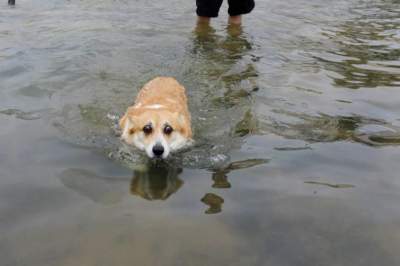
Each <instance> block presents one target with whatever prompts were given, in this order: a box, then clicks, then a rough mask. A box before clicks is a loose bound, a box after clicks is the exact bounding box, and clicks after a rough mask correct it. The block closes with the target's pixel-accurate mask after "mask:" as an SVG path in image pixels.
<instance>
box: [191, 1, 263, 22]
mask: <svg viewBox="0 0 400 266" xmlns="http://www.w3.org/2000/svg"><path fill="white" fill-rule="evenodd" d="M222 1H223V0H196V5H197V10H196V13H197V15H198V16H201V17H210V18H211V17H218V11H219V8H220V7H221V5H222ZM228 4H229V9H228V14H229V15H230V16H239V15H243V14H247V13H250V12H251V11H252V10H253V8H254V5H255V4H254V0H228Z"/></svg>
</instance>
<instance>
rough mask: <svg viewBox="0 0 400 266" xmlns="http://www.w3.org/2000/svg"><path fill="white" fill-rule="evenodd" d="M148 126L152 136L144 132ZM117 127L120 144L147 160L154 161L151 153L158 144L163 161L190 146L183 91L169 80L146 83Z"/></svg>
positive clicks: (190, 135) (158, 79) (190, 140)
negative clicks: (168, 128) (168, 131)
mask: <svg viewBox="0 0 400 266" xmlns="http://www.w3.org/2000/svg"><path fill="white" fill-rule="evenodd" d="M148 124H151V125H152V128H153V132H152V134H145V133H144V131H143V128H144V127H145V126H146V125H148ZM119 125H120V128H121V130H122V135H121V138H122V140H124V141H125V142H126V143H128V144H130V145H134V146H136V147H137V148H138V149H140V150H143V151H145V152H146V154H147V155H148V156H149V157H150V158H153V157H154V154H153V152H152V149H153V147H154V145H156V144H157V143H158V144H161V145H162V146H163V147H164V149H165V153H164V154H163V155H162V158H166V157H167V156H168V155H169V154H170V152H174V151H177V150H179V149H181V148H184V147H186V146H188V145H190V144H191V143H192V142H193V140H192V129H191V118H190V113H189V110H188V106H187V98H186V95H185V88H184V87H183V86H182V85H181V84H179V83H178V81H176V80H175V79H174V78H170V77H157V78H155V79H153V80H151V81H149V82H148V83H146V84H145V85H144V86H143V88H142V89H141V90H140V92H139V93H138V95H137V97H136V100H135V103H134V105H133V106H130V107H129V108H128V109H127V110H126V112H125V114H124V116H123V117H122V118H121V119H120V121H119ZM165 125H169V126H171V127H172V128H173V131H172V133H171V134H169V135H167V134H164V132H163V130H164V127H165Z"/></svg>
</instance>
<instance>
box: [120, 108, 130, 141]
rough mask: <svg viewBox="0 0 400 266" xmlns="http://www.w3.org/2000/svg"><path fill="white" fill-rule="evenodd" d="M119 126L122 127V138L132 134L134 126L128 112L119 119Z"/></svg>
mask: <svg viewBox="0 0 400 266" xmlns="http://www.w3.org/2000/svg"><path fill="white" fill-rule="evenodd" d="M119 127H120V128H121V132H122V134H121V138H122V139H126V138H127V137H128V136H129V135H131V134H130V131H131V130H132V128H133V122H132V119H130V117H129V115H128V113H126V114H125V115H124V116H123V117H122V118H121V119H120V120H119Z"/></svg>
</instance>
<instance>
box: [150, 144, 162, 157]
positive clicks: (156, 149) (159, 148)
mask: <svg viewBox="0 0 400 266" xmlns="http://www.w3.org/2000/svg"><path fill="white" fill-rule="evenodd" d="M153 153H154V155H155V156H157V157H161V155H162V154H163V153H164V147H163V146H162V145H161V144H156V145H154V147H153Z"/></svg>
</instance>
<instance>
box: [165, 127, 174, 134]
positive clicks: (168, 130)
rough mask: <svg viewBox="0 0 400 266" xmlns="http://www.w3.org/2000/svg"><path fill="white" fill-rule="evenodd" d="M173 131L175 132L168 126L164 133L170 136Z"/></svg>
mask: <svg viewBox="0 0 400 266" xmlns="http://www.w3.org/2000/svg"><path fill="white" fill-rule="evenodd" d="M172 131H174V130H173V129H172V127H171V126H168V125H166V126H165V127H164V133H165V134H167V135H169V134H171V133H172Z"/></svg>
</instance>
